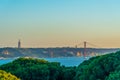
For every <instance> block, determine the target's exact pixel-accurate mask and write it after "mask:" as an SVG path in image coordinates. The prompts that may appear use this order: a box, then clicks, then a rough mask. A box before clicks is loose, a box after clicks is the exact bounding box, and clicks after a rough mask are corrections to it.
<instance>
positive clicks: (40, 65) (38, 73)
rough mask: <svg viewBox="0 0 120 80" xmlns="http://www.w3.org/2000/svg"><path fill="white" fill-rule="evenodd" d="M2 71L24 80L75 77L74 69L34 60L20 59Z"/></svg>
mask: <svg viewBox="0 0 120 80" xmlns="http://www.w3.org/2000/svg"><path fill="white" fill-rule="evenodd" d="M0 69H2V70H5V71H7V72H10V73H12V74H14V75H16V76H17V77H19V78H20V79H22V80H68V78H69V77H70V79H69V80H72V79H73V77H74V75H75V74H74V73H75V69H73V68H67V67H63V66H61V65H60V63H57V62H48V61H45V60H43V59H33V58H19V59H17V60H15V61H13V62H11V63H8V64H4V65H2V66H0ZM66 71H69V72H66ZM73 72H74V73H73ZM64 74H65V75H64Z"/></svg>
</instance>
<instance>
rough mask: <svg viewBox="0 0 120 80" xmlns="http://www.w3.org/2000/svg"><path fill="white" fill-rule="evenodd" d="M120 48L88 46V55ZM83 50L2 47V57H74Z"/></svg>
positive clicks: (114, 50)
mask: <svg viewBox="0 0 120 80" xmlns="http://www.w3.org/2000/svg"><path fill="white" fill-rule="evenodd" d="M118 50H119V49H104V48H102V49H95V48H88V49H87V55H90V54H91V53H97V54H103V53H111V52H116V51H118ZM83 51H84V49H83V48H20V49H18V48H0V57H4V58H13V57H26V56H27V57H73V56H81V55H83ZM77 53H79V54H77Z"/></svg>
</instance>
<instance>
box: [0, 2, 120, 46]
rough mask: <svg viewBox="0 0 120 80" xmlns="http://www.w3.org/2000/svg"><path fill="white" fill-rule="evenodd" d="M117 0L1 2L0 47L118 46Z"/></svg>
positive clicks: (118, 20)
mask: <svg viewBox="0 0 120 80" xmlns="http://www.w3.org/2000/svg"><path fill="white" fill-rule="evenodd" d="M119 3H120V0H0V47H7V46H8V47H10V46H17V42H18V39H21V42H22V46H23V47H60V46H63V47H64V46H74V45H76V44H79V43H81V42H83V41H88V42H91V43H93V44H96V45H100V46H102V47H111V48H113V47H120V10H119V9H120V5H119Z"/></svg>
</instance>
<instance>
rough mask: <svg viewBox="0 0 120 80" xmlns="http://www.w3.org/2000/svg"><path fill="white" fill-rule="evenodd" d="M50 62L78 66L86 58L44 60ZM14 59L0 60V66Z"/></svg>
mask: <svg viewBox="0 0 120 80" xmlns="http://www.w3.org/2000/svg"><path fill="white" fill-rule="evenodd" d="M42 59H45V60H47V61H49V62H60V63H61V65H65V66H78V65H79V64H80V63H82V62H83V61H84V60H85V58H84V57H63V58H42ZM13 60H15V59H13V58H11V59H0V65H2V64H6V63H9V62H12V61H13Z"/></svg>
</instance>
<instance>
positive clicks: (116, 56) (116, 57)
mask: <svg viewBox="0 0 120 80" xmlns="http://www.w3.org/2000/svg"><path fill="white" fill-rule="evenodd" d="M119 66H120V52H116V53H111V54H107V55H103V56H99V57H94V58H91V59H89V60H88V61H85V62H83V63H82V64H80V65H79V66H78V68H77V69H76V76H75V78H74V79H75V80H105V79H106V80H120V77H119V76H120V75H119V73H118V72H115V71H120V68H119Z"/></svg>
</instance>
